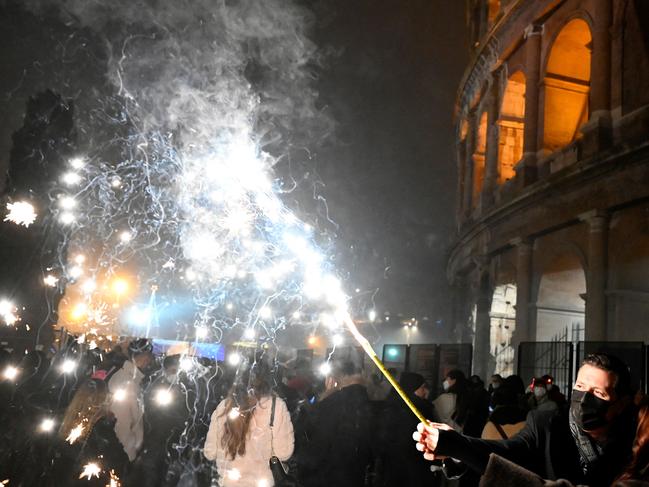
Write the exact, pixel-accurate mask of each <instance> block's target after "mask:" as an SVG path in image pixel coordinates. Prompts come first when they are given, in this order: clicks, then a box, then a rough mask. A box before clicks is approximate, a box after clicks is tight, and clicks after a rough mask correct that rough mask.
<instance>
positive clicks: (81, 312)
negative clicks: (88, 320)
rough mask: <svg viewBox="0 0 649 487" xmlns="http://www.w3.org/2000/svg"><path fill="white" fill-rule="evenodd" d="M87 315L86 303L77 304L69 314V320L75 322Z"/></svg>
mask: <svg viewBox="0 0 649 487" xmlns="http://www.w3.org/2000/svg"><path fill="white" fill-rule="evenodd" d="M87 313H88V305H87V304H86V303H77V304H75V305H74V307H73V308H72V311H71V312H70V318H72V319H73V320H75V321H78V320H80V319H82V318H83V317H84V316H86V314H87Z"/></svg>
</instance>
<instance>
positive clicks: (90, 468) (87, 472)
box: [79, 462, 101, 480]
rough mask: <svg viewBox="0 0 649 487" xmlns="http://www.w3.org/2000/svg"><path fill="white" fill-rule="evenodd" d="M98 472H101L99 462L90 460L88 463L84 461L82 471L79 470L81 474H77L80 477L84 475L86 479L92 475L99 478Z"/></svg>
mask: <svg viewBox="0 0 649 487" xmlns="http://www.w3.org/2000/svg"><path fill="white" fill-rule="evenodd" d="M100 473H101V467H100V466H99V464H98V463H95V462H90V463H86V464H85V465H84V466H83V471H82V472H81V475H79V478H80V479H82V478H84V477H86V478H87V479H88V480H90V479H91V478H92V477H97V478H99V474H100Z"/></svg>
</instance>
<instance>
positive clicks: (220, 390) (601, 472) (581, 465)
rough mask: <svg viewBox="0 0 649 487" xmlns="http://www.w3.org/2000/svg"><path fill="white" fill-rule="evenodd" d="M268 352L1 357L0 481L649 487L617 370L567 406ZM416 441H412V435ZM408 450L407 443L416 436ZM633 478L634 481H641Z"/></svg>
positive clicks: (581, 386) (585, 377) (645, 452)
mask: <svg viewBox="0 0 649 487" xmlns="http://www.w3.org/2000/svg"><path fill="white" fill-rule="evenodd" d="M268 355H269V354H268V353H265V354H259V353H257V354H255V353H251V354H250V355H249V356H244V357H243V358H242V360H241V361H240V362H239V363H238V364H237V365H236V366H226V365H225V364H223V363H220V362H216V361H214V360H210V359H205V358H197V357H191V356H187V355H171V354H167V355H163V356H158V357H156V356H154V355H153V352H152V346H151V343H150V342H149V341H148V340H145V339H137V340H131V341H130V342H126V343H122V344H120V345H117V346H115V347H114V348H113V349H112V350H110V351H108V352H104V351H101V350H100V349H97V348H95V349H94V350H88V349H87V347H81V346H78V345H77V344H76V342H71V344H69V346H67V347H62V349H61V350H60V351H58V352H56V353H54V354H53V355H51V356H50V355H48V354H46V353H44V352H42V351H32V352H30V353H28V354H26V355H25V356H24V357H20V358H19V359H18V358H16V357H14V356H13V355H11V354H10V353H9V352H7V351H5V350H1V351H0V373H1V374H2V381H1V382H0V417H1V421H2V425H3V427H2V429H1V433H0V434H1V435H2V441H1V442H0V482H2V485H10V486H25V487H28V486H63V487H65V486H77V485H83V486H94V485H96V486H102V487H103V486H108V487H117V486H120V485H121V486H125V487H128V486H138V487H140V486H167V487H185V486H205V487H207V486H222V487H238V486H240V487H271V486H273V485H277V486H280V484H281V486H293V487H297V486H303V487H325V486H327V487H332V486H336V487H393V486H399V487H409V486H413V487H420V486H421V487H423V486H427V487H435V486H447V485H460V486H462V487H465V486H466V487H469V486H473V485H475V486H477V485H479V484H480V485H481V486H491V485H494V486H496V485H497V486H507V485H539V486H540V485H557V486H559V485H560V486H570V485H588V486H591V487H598V486H607V487H608V486H611V485H616V486H618V485H619V486H631V485H646V486H649V408H648V407H647V406H646V405H645V404H644V402H643V399H641V398H640V396H637V395H635V392H636V391H633V390H632V387H631V381H630V376H629V371H628V369H627V367H626V366H625V365H624V364H623V363H622V362H621V361H620V360H619V359H616V358H615V357H612V356H608V355H605V354H597V355H592V356H589V357H588V358H587V359H586V360H585V362H584V363H583V365H582V366H581V368H580V369H579V373H578V375H577V379H576V382H575V384H574V389H573V391H572V393H571V396H570V400H567V399H566V397H564V395H563V394H562V393H561V391H560V389H559V388H558V387H557V386H556V385H555V384H554V380H553V378H552V377H551V376H549V375H546V376H543V377H535V378H532V379H531V382H530V383H529V385H527V386H526V383H525V381H523V379H522V378H521V377H519V376H516V375H512V376H509V377H506V378H503V377H501V376H500V375H494V376H492V377H490V378H489V383H488V384H487V385H486V386H485V383H484V382H483V381H482V379H481V378H480V377H478V376H475V375H474V376H471V377H468V378H467V377H466V376H465V374H464V373H463V372H462V371H460V370H450V371H448V372H447V373H446V374H445V376H444V377H443V382H442V384H443V390H442V391H441V392H440V393H439V394H432V391H431V390H430V384H429V383H428V382H427V381H426V379H425V378H424V377H423V376H422V375H420V374H417V373H413V372H402V373H401V374H400V375H399V382H400V385H401V387H402V389H403V390H404V391H405V393H406V394H407V395H408V397H409V398H410V399H411V401H412V403H413V404H414V405H415V406H416V407H417V409H419V411H421V413H422V414H423V415H424V416H425V417H426V418H428V419H429V420H430V422H428V423H426V424H418V419H417V418H416V416H415V415H414V414H412V412H411V411H410V409H409V408H408V406H407V405H406V404H405V403H404V401H403V400H402V399H401V398H400V397H399V396H398V395H397V393H396V392H395V391H394V390H392V389H391V388H388V387H386V382H385V380H382V379H381V377H380V375H378V374H377V375H374V376H370V377H367V376H365V375H364V374H363V371H362V370H361V369H360V368H359V367H358V366H357V365H356V364H355V363H354V362H353V361H351V360H344V361H337V360H334V361H332V363H331V365H332V368H331V371H330V372H329V373H328V374H327V375H326V376H322V375H320V374H318V373H315V372H314V371H313V370H312V368H311V365H310V363H309V362H307V361H305V360H297V361H293V362H283V363H282V362H281V361H278V360H277V357H276V356H275V357H274V358H273V359H272V360H271V359H269V357H268ZM413 432H414V434H413ZM413 438H414V439H415V441H416V443H413V441H412V439H413ZM645 481H646V484H645V483H642V482H645Z"/></svg>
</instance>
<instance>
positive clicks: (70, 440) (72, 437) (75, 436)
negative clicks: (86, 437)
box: [65, 423, 84, 445]
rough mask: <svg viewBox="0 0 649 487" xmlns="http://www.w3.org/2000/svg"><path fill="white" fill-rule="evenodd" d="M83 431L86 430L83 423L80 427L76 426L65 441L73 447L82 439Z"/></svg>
mask: <svg viewBox="0 0 649 487" xmlns="http://www.w3.org/2000/svg"><path fill="white" fill-rule="evenodd" d="M83 430H84V425H83V423H79V424H78V425H76V426H75V427H74V428H72V429H71V430H70V434H69V435H68V437H67V438H66V439H65V441H67V442H68V443H70V444H71V445H72V444H73V443H74V442H75V441H77V440H78V439H79V438H80V437H81V435H82V434H83Z"/></svg>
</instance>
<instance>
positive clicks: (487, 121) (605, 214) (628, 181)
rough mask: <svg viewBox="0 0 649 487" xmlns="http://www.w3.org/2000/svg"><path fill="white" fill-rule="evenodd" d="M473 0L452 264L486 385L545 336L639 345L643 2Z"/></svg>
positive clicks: (643, 269) (646, 92) (648, 174)
mask: <svg viewBox="0 0 649 487" xmlns="http://www.w3.org/2000/svg"><path fill="white" fill-rule="evenodd" d="M468 5H469V7H468V8H469V14H468V19H469V23H470V33H471V34H470V35H471V49H472V56H471V61H470V64H469V66H468V68H467V69H466V72H465V74H464V76H463V78H462V81H461V84H460V87H459V91H458V97H457V106H456V110H457V113H456V116H457V167H458V186H457V194H458V201H457V238H456V240H455V243H454V245H453V247H452V249H451V252H450V258H449V262H448V268H447V272H448V278H449V281H450V283H451V285H452V286H453V289H454V291H455V296H456V298H455V302H454V306H453V308H454V320H455V324H456V327H457V329H458V330H459V331H458V337H457V338H458V341H462V342H469V343H470V342H472V343H473V369H474V372H475V373H478V374H480V375H482V376H485V375H488V374H490V373H494V372H498V373H503V374H509V373H511V372H512V371H515V370H516V364H517V363H518V365H519V367H520V364H521V362H520V360H521V359H527V358H525V357H522V356H521V355H522V354H523V353H524V352H521V350H522V349H521V347H520V345H521V344H532V345H537V347H536V348H535V350H536V352H535V353H536V354H537V356H536V358H534V357H533V358H532V360H537V359H539V356H538V355H539V354H542V353H548V352H547V351H546V352H541V351H540V350H541V349H540V348H539V347H538V345H539V343H547V344H559V345H561V344H573V343H574V344H579V343H582V344H583V343H598V342H599V343H601V342H604V341H606V342H608V343H609V344H614V343H618V344H620V345H623V344H624V343H636V344H639V345H640V348H641V349H642V350H644V348H643V346H642V344H643V342H645V341H647V340H648V339H649V326H648V325H649V324H648V323H647V319H648V318H647V317H649V1H647V0H534V1H531V0H509V1H507V0H502V1H498V0H489V1H484V0H469V1H468ZM620 342H624V343H620ZM575 347H578V345H575ZM576 349H577V348H576ZM552 353H554V352H552ZM643 353H644V352H643ZM528 355H529V354H528ZM528 358H529V357H528ZM553 360H555V363H553V366H554V367H555V369H556V360H558V359H557V358H556V357H555V358H554V359H553ZM561 360H565V364H566V365H565V367H566V368H567V367H569V365H568V364H569V363H570V364H572V363H573V360H574V358H573V355H572V352H570V357H568V355H565V357H563V358H562V359H561ZM642 363H643V365H642V367H644V359H642ZM519 373H520V370H519ZM565 380H568V379H567V378H566V379H565Z"/></svg>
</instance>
